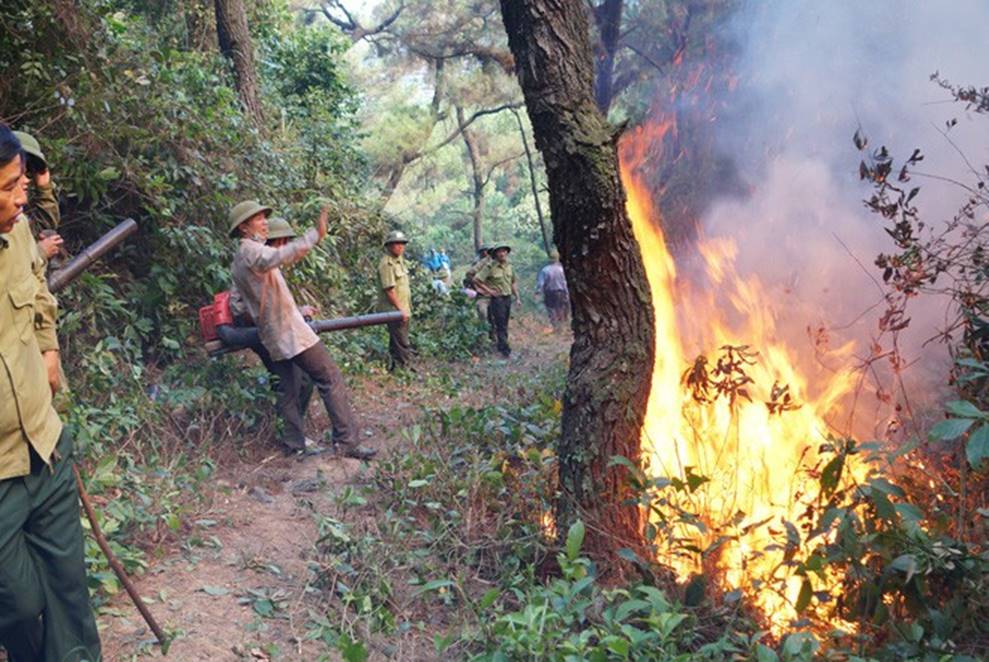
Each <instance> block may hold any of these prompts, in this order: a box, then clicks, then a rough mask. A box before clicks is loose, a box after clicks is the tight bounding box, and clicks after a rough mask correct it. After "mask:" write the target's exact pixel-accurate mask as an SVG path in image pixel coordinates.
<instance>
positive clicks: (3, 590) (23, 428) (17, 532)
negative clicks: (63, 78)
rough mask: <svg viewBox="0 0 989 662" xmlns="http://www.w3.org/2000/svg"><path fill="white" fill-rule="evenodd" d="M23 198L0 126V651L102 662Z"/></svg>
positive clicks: (18, 158)
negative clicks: (54, 399)
mask: <svg viewBox="0 0 989 662" xmlns="http://www.w3.org/2000/svg"><path fill="white" fill-rule="evenodd" d="M26 189H27V177H26V176H25V174H24V157H23V155H22V153H21V146H20V142H19V141H18V140H17V138H16V137H15V136H14V134H13V132H12V131H10V129H8V128H7V127H6V126H3V125H0V363H2V364H3V369H2V370H0V644H2V645H3V646H4V647H5V648H6V650H7V654H8V655H9V656H10V658H11V659H12V660H13V661H14V662H19V661H20V660H46V661H54V660H58V661H59V662H63V661H68V662H81V661H82V660H98V659H99V658H100V641H99V634H98V632H97V630H96V622H95V619H94V617H93V612H92V610H91V608H90V606H89V590H88V588H87V585H86V566H85V562H84V556H83V553H84V552H83V539H82V526H81V525H80V520H79V500H78V499H79V495H78V492H77V491H76V484H75V480H74V477H73V474H72V453H73V444H72V438H71V436H70V435H69V433H68V432H67V431H66V430H64V429H63V427H62V422H61V421H60V420H59V417H58V414H57V413H56V412H55V409H54V408H53V407H52V392H53V390H54V389H55V388H56V387H57V386H58V340H57V338H56V334H55V317H56V314H57V305H56V302H55V299H54V297H52V295H51V293H49V292H48V288H47V286H46V285H45V279H44V265H45V263H44V260H42V259H41V255H40V253H39V252H38V248H37V245H36V244H35V241H34V238H33V237H32V236H31V230H30V228H29V227H28V222H27V220H26V218H25V217H24V215H23V214H22V213H21V211H22V210H23V208H24V205H25V204H26V202H27V199H26Z"/></svg>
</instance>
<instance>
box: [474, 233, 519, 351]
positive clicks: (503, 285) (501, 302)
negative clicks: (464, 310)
mask: <svg viewBox="0 0 989 662" xmlns="http://www.w3.org/2000/svg"><path fill="white" fill-rule="evenodd" d="M511 251H512V247H511V246H509V245H508V244H507V243H496V244H492V246H491V249H490V253H491V254H492V255H493V259H492V260H491V261H490V262H488V263H487V264H486V265H484V266H483V267H482V268H481V270H480V271H478V272H477V275H476V276H475V277H474V282H475V284H476V287H477V291H478V292H480V293H481V294H483V295H485V296H489V297H491V303H490V304H489V308H488V316H489V317H490V319H491V326H492V327H493V328H494V333H495V343H496V346H497V348H498V352H499V353H500V354H501V355H502V356H504V357H505V358H508V357H509V356H511V355H512V348H511V346H509V344H508V320H509V318H510V317H511V315H512V298H513V297H514V299H515V301H516V302H517V303H522V300H521V299H520V298H519V287H518V283H517V281H516V278H515V270H514V269H513V268H512V265H511V263H510V262H509V261H508V254H509V253H510V252H511Z"/></svg>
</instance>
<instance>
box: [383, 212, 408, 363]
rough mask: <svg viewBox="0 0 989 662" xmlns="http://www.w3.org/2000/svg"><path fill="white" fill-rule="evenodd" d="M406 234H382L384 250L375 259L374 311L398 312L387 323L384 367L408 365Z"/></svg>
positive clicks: (400, 232)
mask: <svg viewBox="0 0 989 662" xmlns="http://www.w3.org/2000/svg"><path fill="white" fill-rule="evenodd" d="M408 243H409V239H408V237H406V236H405V233H404V232H402V231H401V230H395V231H393V232H391V233H390V234H389V235H388V236H387V237H385V242H384V247H385V254H384V255H382V256H381V260H380V261H379V262H378V287H379V289H378V312H381V313H386V312H391V311H393V310H397V311H399V312H401V313H402V321H401V322H391V323H389V324H388V354H389V356H390V357H391V360H390V362H389V365H388V369H389V370H392V371H394V370H395V369H396V368H407V367H409V361H410V360H411V358H412V344H411V343H410V342H409V318H410V317H411V316H412V290H411V288H410V287H409V267H408V265H407V264H406V263H405V258H404V257H403V255H404V254H405V245H406V244H408Z"/></svg>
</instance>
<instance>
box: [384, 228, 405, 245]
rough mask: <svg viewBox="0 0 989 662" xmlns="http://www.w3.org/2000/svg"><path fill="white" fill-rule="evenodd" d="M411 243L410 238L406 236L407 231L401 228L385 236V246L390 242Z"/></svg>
mask: <svg viewBox="0 0 989 662" xmlns="http://www.w3.org/2000/svg"><path fill="white" fill-rule="evenodd" d="M407 243H409V238H408V237H406V236H405V233H404V232H402V231H401V230H392V231H391V232H389V233H388V236H387V237H385V246H387V245H388V244H407Z"/></svg>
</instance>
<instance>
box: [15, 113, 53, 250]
mask: <svg viewBox="0 0 989 662" xmlns="http://www.w3.org/2000/svg"><path fill="white" fill-rule="evenodd" d="M14 135H15V136H17V139H18V140H19V141H20V143H21V148H22V149H23V150H24V157H25V161H26V163H25V166H26V167H25V170H26V174H27V178H28V181H29V183H30V185H31V191H30V195H29V196H28V205H27V207H26V208H25V210H24V213H25V214H26V215H27V217H28V219H29V220H30V221H31V225H32V227H31V231H32V232H34V233H35V235H36V236H37V237H38V247H39V248H40V249H41V253H42V255H44V257H45V259H46V260H50V259H51V258H52V257H54V256H55V254H56V253H58V251H59V249H60V248H61V247H62V237H61V236H59V234H58V232H56V230H57V229H58V226H59V224H60V223H61V222H62V215H61V212H60V211H59V208H58V198H57V197H56V196H55V186H54V185H53V184H52V180H51V172H49V170H48V160H47V159H46V158H45V154H44V152H42V151H41V144H40V143H39V142H38V140H37V139H36V138H35V137H34V136H32V135H31V134H29V133H25V132H23V131H14Z"/></svg>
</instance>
